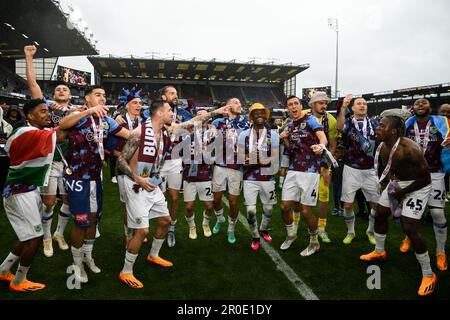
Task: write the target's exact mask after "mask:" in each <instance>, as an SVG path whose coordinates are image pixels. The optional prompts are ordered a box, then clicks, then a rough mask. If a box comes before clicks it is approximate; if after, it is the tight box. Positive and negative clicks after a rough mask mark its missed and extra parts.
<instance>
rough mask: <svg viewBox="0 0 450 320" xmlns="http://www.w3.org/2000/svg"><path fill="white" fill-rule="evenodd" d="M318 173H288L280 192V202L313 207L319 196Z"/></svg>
mask: <svg viewBox="0 0 450 320" xmlns="http://www.w3.org/2000/svg"><path fill="white" fill-rule="evenodd" d="M319 181H320V174H319V173H307V172H300V171H288V173H287V175H286V178H285V179H284V183H283V189H282V191H281V200H282V201H295V202H299V200H300V203H301V204H303V205H305V206H310V207H313V206H315V205H316V204H317V198H318V194H319Z"/></svg>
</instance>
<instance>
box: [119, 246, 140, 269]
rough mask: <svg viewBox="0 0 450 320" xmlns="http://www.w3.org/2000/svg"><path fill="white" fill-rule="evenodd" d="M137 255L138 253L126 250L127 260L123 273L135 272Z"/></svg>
mask: <svg viewBox="0 0 450 320" xmlns="http://www.w3.org/2000/svg"><path fill="white" fill-rule="evenodd" d="M137 257H138V255H137V254H132V253H129V252H128V251H125V262H124V264H123V269H122V273H125V274H133V266H134V263H135V262H136V259H137Z"/></svg>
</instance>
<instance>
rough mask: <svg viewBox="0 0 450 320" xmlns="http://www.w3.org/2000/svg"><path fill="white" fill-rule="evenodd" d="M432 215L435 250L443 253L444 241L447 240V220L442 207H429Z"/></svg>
mask: <svg viewBox="0 0 450 320" xmlns="http://www.w3.org/2000/svg"><path fill="white" fill-rule="evenodd" d="M430 213H431V216H432V217H433V229H434V236H435V237H436V252H444V253H445V243H446V242H447V220H446V219H445V214H444V209H430Z"/></svg>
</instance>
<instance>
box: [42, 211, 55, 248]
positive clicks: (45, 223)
mask: <svg viewBox="0 0 450 320" xmlns="http://www.w3.org/2000/svg"><path fill="white" fill-rule="evenodd" d="M54 208H55V206H51V207H47V206H46V205H45V204H44V212H43V214H42V229H43V231H44V240H47V239H50V238H51V237H52V230H51V229H52V221H53V209H54Z"/></svg>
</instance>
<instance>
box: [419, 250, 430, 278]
mask: <svg viewBox="0 0 450 320" xmlns="http://www.w3.org/2000/svg"><path fill="white" fill-rule="evenodd" d="M416 258H417V261H419V264H420V267H421V268H422V275H423V276H424V277H432V276H433V270H431V264H430V256H429V255H428V251H427V252H425V253H421V254H417V253H416Z"/></svg>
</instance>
